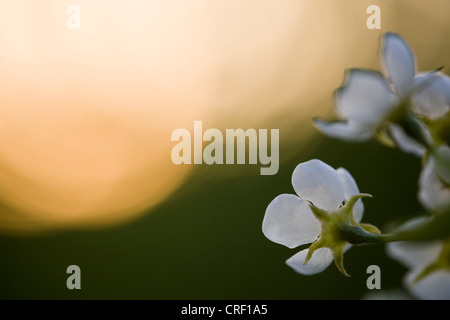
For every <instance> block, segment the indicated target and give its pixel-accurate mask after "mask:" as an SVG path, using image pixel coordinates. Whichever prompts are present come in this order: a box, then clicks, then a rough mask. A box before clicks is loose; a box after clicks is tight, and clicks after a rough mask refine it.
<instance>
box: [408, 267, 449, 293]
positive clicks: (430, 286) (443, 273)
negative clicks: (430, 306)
mask: <svg viewBox="0 0 450 320" xmlns="http://www.w3.org/2000/svg"><path fill="white" fill-rule="evenodd" d="M421 271H422V270H420V269H415V270H413V271H411V272H408V273H407V274H406V276H405V278H404V281H403V282H404V285H405V286H406V287H407V288H409V290H410V292H411V294H412V295H414V296H415V297H416V298H418V299H422V300H450V272H449V271H447V270H443V269H441V270H437V271H435V272H433V273H431V274H429V275H427V276H426V277H424V278H423V279H421V280H420V281H418V282H417V283H414V280H415V279H416V278H417V276H418V275H419V274H420V272H421Z"/></svg>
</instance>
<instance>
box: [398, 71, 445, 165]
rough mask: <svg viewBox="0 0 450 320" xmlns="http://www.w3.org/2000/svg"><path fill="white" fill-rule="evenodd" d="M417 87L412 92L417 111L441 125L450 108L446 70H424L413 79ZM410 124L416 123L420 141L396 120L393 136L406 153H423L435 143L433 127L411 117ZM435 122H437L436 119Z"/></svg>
mask: <svg viewBox="0 0 450 320" xmlns="http://www.w3.org/2000/svg"><path fill="white" fill-rule="evenodd" d="M414 83H415V88H416V91H415V93H414V95H413V96H412V104H413V109H414V112H415V113H416V114H417V115H419V116H421V117H425V118H427V119H429V120H431V121H427V122H428V125H429V126H435V125H437V126H439V124H436V123H437V122H438V121H440V120H441V119H442V120H443V121H445V120H444V119H443V117H445V116H446V115H447V114H448V112H449V110H450V78H449V77H448V76H446V75H445V74H443V73H440V72H436V73H429V74H422V75H420V76H418V77H416V78H415V80H414ZM409 121H411V123H410V126H411V124H413V126H414V127H415V129H416V130H417V131H419V132H418V133H416V135H417V134H419V135H421V137H422V140H423V141H422V142H418V141H417V140H415V139H413V138H412V137H411V136H410V135H408V134H406V133H405V131H404V130H403V128H402V127H401V126H400V125H398V124H395V123H391V124H390V125H389V128H390V133H391V136H392V138H393V139H394V140H395V142H396V144H397V146H398V147H399V149H401V150H402V151H404V152H406V153H412V154H414V155H416V156H419V157H423V156H424V155H425V153H426V151H427V146H430V145H434V144H435V143H434V142H433V137H432V135H431V133H430V128H429V127H427V126H426V125H425V124H424V123H423V122H421V121H419V120H418V119H414V118H410V119H409ZM433 122H435V123H433Z"/></svg>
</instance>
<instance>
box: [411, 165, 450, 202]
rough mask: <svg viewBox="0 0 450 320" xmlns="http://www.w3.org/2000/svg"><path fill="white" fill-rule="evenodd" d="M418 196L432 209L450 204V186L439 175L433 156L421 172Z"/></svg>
mask: <svg viewBox="0 0 450 320" xmlns="http://www.w3.org/2000/svg"><path fill="white" fill-rule="evenodd" d="M418 198H419V201H420V203H421V204H422V205H423V206H424V207H425V208H426V209H428V210H430V211H432V210H435V209H443V208H446V207H447V206H450V188H448V187H446V186H445V185H444V184H443V183H442V181H441V180H440V179H439V177H438V176H437V173H436V165H435V161H434V159H433V158H432V157H430V158H429V159H428V161H427V163H426V164H425V166H424V167H423V169H422V172H421V173H420V178H419V192H418Z"/></svg>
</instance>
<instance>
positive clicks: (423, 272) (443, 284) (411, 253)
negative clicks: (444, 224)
mask: <svg viewBox="0 0 450 320" xmlns="http://www.w3.org/2000/svg"><path fill="white" fill-rule="evenodd" d="M449 246H450V244H449V243H445V242H443V241H433V242H419V243H417V242H393V243H389V244H388V246H387V252H388V254H389V256H391V257H392V258H394V259H395V260H397V261H399V262H400V263H402V264H403V265H404V266H405V267H407V268H408V269H410V270H409V272H408V273H407V274H406V275H405V277H404V278H403V284H404V286H405V287H406V288H407V289H408V290H409V291H410V292H411V294H412V295H413V296H414V297H416V298H418V299H423V300H429V299H431V300H448V299H450V269H449V266H450V265H449V261H448V259H449V258H450V256H449V254H450V252H449V249H450V248H449ZM445 261H446V262H445ZM445 265H447V266H446V267H445Z"/></svg>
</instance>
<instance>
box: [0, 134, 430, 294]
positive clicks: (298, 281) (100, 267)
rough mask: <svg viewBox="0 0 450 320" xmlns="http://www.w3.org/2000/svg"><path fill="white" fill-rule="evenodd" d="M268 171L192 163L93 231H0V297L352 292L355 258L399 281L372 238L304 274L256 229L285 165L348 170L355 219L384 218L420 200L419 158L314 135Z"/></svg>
mask: <svg viewBox="0 0 450 320" xmlns="http://www.w3.org/2000/svg"><path fill="white" fill-rule="evenodd" d="M280 157H281V161H282V162H283V165H282V166H281V167H280V170H279V172H278V174H277V175H274V176H260V175H259V165H258V166H249V167H248V168H245V170H246V174H241V175H240V174H235V175H234V176H233V177H232V178H229V179H225V178H223V177H221V178H219V177H217V176H215V175H213V173H214V171H215V170H218V169H220V170H222V171H224V172H225V173H227V171H228V173H230V175H231V173H234V170H239V169H241V168H237V167H238V166H222V167H221V168H218V167H217V166H216V167H214V166H210V167H208V166H200V167H198V170H197V171H195V172H194V173H193V174H192V176H191V178H190V179H189V180H188V181H187V182H186V183H185V184H184V185H183V186H182V187H181V188H180V190H179V191H178V192H176V195H174V196H172V197H170V198H169V199H168V200H167V201H166V202H165V203H162V204H161V205H160V206H159V207H158V208H156V209H154V210H152V211H151V212H148V214H145V215H143V216H142V217H141V218H139V219H136V220H134V221H132V222H129V223H127V224H124V225H121V226H116V227H114V228H108V229H104V230H70V231H61V232H57V233H52V234H47V235H41V236H27V237H19V236H12V237H11V236H1V237H0V253H1V255H0V298H1V299H283V300H285V299H286V300H287V299H359V298H361V297H362V296H363V295H364V294H366V293H367V292H368V289H367V287H366V279H367V277H368V274H366V269H367V267H368V266H369V265H372V264H376V265H378V266H380V268H381V285H382V288H383V289H390V288H399V287H400V286H401V278H402V276H403V274H404V272H405V269H404V268H403V267H401V266H400V265H399V264H398V263H396V262H395V261H393V260H391V259H390V258H389V257H388V256H387V255H386V254H385V248H384V246H381V245H373V246H360V247H353V248H352V249H351V250H349V251H348V252H347V253H346V254H345V260H344V261H345V267H346V269H347V271H348V273H350V274H351V277H350V278H347V277H345V276H343V275H341V274H340V273H339V272H338V270H337V269H336V267H335V266H334V264H332V265H331V266H330V267H329V268H328V269H327V270H326V271H325V272H323V273H321V274H318V275H315V276H303V275H300V274H296V273H295V272H294V271H293V270H292V269H290V268H289V267H287V266H286V265H285V260H286V259H287V258H289V257H290V256H291V255H293V254H295V253H296V252H297V251H298V250H297V249H292V250H291V249H288V248H286V247H284V246H281V245H278V244H275V243H272V242H271V241H269V240H268V239H266V238H265V237H264V235H263V234H262V231H261V223H262V220H263V217H264V212H265V209H266V207H267V205H268V204H269V203H270V201H271V200H272V199H273V198H274V197H275V196H277V195H278V194H281V193H293V189H292V186H291V182H290V181H291V174H292V172H293V169H294V168H295V166H296V165H297V164H298V163H300V162H303V161H307V160H310V159H312V158H318V159H321V160H322V161H324V162H326V163H328V164H330V165H331V166H333V167H335V168H337V167H339V166H342V167H345V168H346V169H348V170H349V171H350V172H351V173H352V175H353V176H354V178H355V180H356V181H357V183H358V186H359V188H360V191H361V192H366V193H370V194H372V195H373V198H372V199H365V200H364V203H365V215H364V218H363V222H368V223H372V224H375V225H377V226H378V227H380V228H382V229H385V228H386V223H387V222H389V221H399V220H401V219H403V218H408V217H411V216H413V215H414V214H417V213H419V212H420V211H421V207H420V205H419V204H418V202H417V200H416V193H417V180H418V175H419V172H420V162H419V159H417V158H415V157H413V156H411V155H406V154H403V153H401V152H400V151H398V150H394V149H389V148H386V147H383V146H381V145H379V144H377V143H376V142H370V143H364V144H348V143H344V142H340V141H336V140H333V139H330V138H322V137H320V136H318V135H317V136H316V137H315V138H314V139H313V140H312V141H310V142H309V144H308V146H307V147H305V148H301V149H299V152H298V154H297V155H295V156H293V157H290V159H288V161H286V159H284V158H283V145H282V149H281V151H280ZM72 264H76V265H78V266H80V268H81V286H82V289H81V290H68V289H67V287H66V279H67V277H68V276H69V275H68V274H66V268H67V266H69V265H72Z"/></svg>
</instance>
